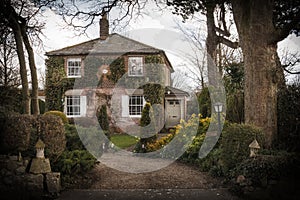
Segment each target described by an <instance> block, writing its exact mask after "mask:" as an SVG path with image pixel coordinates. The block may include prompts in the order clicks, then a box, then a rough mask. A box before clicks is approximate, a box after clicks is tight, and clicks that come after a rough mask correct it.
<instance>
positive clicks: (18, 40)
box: [11, 20, 30, 114]
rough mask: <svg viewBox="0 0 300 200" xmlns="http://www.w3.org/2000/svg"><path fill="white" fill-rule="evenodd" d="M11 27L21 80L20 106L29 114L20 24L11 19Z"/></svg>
mask: <svg viewBox="0 0 300 200" xmlns="http://www.w3.org/2000/svg"><path fill="white" fill-rule="evenodd" d="M12 21H13V22H12V26H11V27H12V29H13V33H14V37H15V41H16V47H17V48H16V49H17V54H18V59H19V65H20V75H21V82H22V107H23V110H24V114H30V98H29V90H28V79H27V70H26V62H25V55H24V50H23V41H22V34H21V28H20V25H19V24H18V22H17V21H16V20H12Z"/></svg>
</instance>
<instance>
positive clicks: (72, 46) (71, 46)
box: [46, 38, 100, 55]
mask: <svg viewBox="0 0 300 200" xmlns="http://www.w3.org/2000/svg"><path fill="white" fill-rule="evenodd" d="M97 40H100V38H95V39H92V40H88V41H85V42H81V43H79V44H74V45H70V46H67V47H64V48H61V49H56V50H53V51H48V52H46V55H47V54H48V53H52V52H56V51H62V50H66V49H68V48H74V47H76V46H80V45H83V44H86V43H90V42H94V41H97Z"/></svg>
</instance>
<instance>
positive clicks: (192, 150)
mask: <svg viewBox="0 0 300 200" xmlns="http://www.w3.org/2000/svg"><path fill="white" fill-rule="evenodd" d="M197 123H198V129H197V135H196V136H195V138H194V139H193V142H192V143H191V144H190V145H189V147H188V149H187V150H186V151H185V152H184V154H183V155H182V156H181V159H182V160H185V161H186V162H191V163H194V162H195V161H196V160H197V159H198V157H199V155H198V154H199V150H200V148H201V145H202V144H203V141H204V138H205V134H206V131H207V129H208V126H209V124H210V118H208V117H206V118H202V116H201V115H200V117H199V120H189V121H188V123H187V125H186V126H192V127H197ZM181 128H182V126H178V127H176V131H180V129H181Z"/></svg>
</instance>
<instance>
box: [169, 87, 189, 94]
mask: <svg viewBox="0 0 300 200" xmlns="http://www.w3.org/2000/svg"><path fill="white" fill-rule="evenodd" d="M168 91H169V92H170V94H168ZM165 95H166V96H174V95H175V96H176V95H178V96H189V93H187V92H186V91H183V90H180V89H178V88H174V87H171V86H167V87H165Z"/></svg>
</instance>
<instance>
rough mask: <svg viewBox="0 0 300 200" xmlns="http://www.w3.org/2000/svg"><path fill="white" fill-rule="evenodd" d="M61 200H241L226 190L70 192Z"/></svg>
mask: <svg viewBox="0 0 300 200" xmlns="http://www.w3.org/2000/svg"><path fill="white" fill-rule="evenodd" d="M58 199H59V200H81V199H82V200H168V199H170V200H171V199H172V200H185V199H186V200H206V199H207V200H239V199H238V198H237V197H234V196H232V195H231V194H229V193H228V192H227V191H226V190H225V189H124V190H69V191H65V192H63V193H62V194H61V196H60V197H59V198H58Z"/></svg>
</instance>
